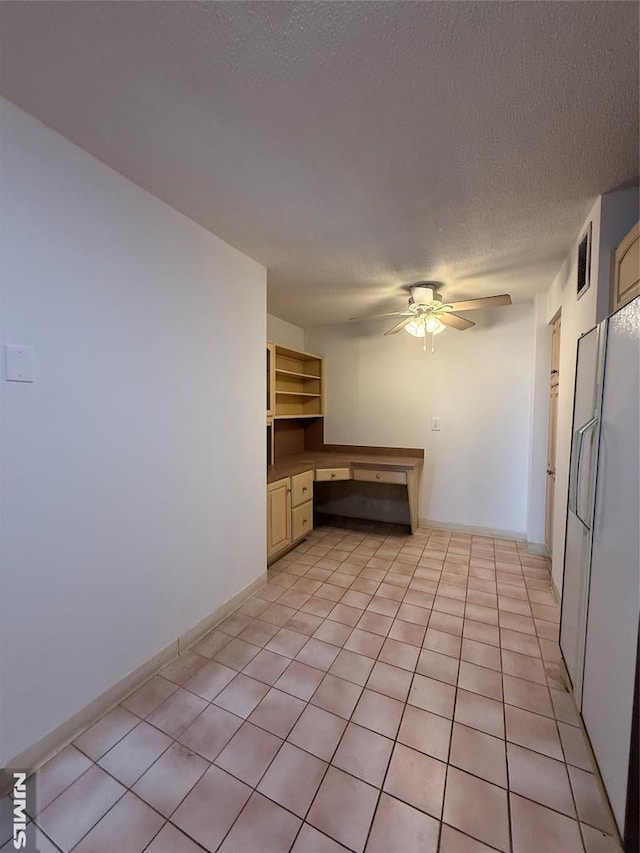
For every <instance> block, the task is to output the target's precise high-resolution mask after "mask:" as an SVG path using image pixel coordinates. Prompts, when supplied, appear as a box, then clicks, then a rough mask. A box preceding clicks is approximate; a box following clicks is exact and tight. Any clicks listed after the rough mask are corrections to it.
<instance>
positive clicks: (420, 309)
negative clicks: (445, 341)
mask: <svg viewBox="0 0 640 853" xmlns="http://www.w3.org/2000/svg"><path fill="white" fill-rule="evenodd" d="M437 287H438V283H437V282H418V283H417V284H413V285H411V287H410V288H409V291H410V293H411V296H410V297H409V305H408V307H407V309H406V310H405V311H391V312H389V313H387V314H372V315H369V316H368V317H351V319H352V320H370V319H373V318H374V317H403V318H406V319H402V320H400V322H399V323H396V325H395V326H392V327H391V328H390V329H387V331H386V332H385V335H395V334H396V333H397V332H399V331H400V330H401V329H404V330H405V331H406V332H409V334H411V335H414V337H416V338H426V336H427V335H437V334H439V333H440V332H443V331H444V330H445V328H447V326H449V327H450V328H452V329H458V331H460V332H464V331H465V329H470V328H471V327H472V326H475V323H473V322H472V321H471V320H467V319H466V317H461V316H460V315H459V314H456V313H454V312H455V311H475V310H476V309H477V308H490V307H497V306H499V305H511V297H510V296H509V294H508V293H502V294H500V295H498V296H482V297H480V298H478V299H465V300H464V301H462V302H443V301H442V296H441V295H440V294H439V293H438V291H437V290H436V288H437ZM424 348H425V349H426V342H425V347H424Z"/></svg>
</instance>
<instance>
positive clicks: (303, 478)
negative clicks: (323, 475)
mask: <svg viewBox="0 0 640 853" xmlns="http://www.w3.org/2000/svg"><path fill="white" fill-rule="evenodd" d="M312 498H313V471H304V472H303V473H302V474H295V475H294V476H293V477H292V478H291V506H299V505H300V504H302V503H304V502H305V501H309V500H311V499H312Z"/></svg>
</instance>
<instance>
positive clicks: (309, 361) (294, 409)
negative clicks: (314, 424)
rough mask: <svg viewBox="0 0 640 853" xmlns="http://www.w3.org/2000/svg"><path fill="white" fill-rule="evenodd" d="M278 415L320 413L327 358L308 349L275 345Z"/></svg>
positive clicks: (292, 416)
mask: <svg viewBox="0 0 640 853" xmlns="http://www.w3.org/2000/svg"><path fill="white" fill-rule="evenodd" d="M274 356H275V358H274V386H275V387H274V392H275V394H274V397H275V411H274V414H275V417H286V418H296V417H299V418H313V417H321V416H322V415H323V413H324V408H323V402H324V401H323V391H324V389H323V373H324V362H323V359H322V358H321V357H320V356H317V355H311V353H308V352H300V351H298V350H293V349H289V348H288V347H282V346H280V345H279V344H275V346H274Z"/></svg>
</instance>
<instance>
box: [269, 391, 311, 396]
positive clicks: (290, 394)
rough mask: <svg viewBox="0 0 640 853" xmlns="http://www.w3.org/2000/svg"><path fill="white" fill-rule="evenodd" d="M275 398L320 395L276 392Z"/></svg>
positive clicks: (299, 392) (303, 392)
mask: <svg viewBox="0 0 640 853" xmlns="http://www.w3.org/2000/svg"><path fill="white" fill-rule="evenodd" d="M276 397H322V394H309V393H308V392H307V391H276Z"/></svg>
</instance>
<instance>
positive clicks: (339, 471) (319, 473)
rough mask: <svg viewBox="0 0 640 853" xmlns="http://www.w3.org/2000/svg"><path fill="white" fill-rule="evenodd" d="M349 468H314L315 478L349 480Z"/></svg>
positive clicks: (321, 480)
mask: <svg viewBox="0 0 640 853" xmlns="http://www.w3.org/2000/svg"><path fill="white" fill-rule="evenodd" d="M350 479H351V468H316V480H318V481H319V482H324V481H325V480H350Z"/></svg>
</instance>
